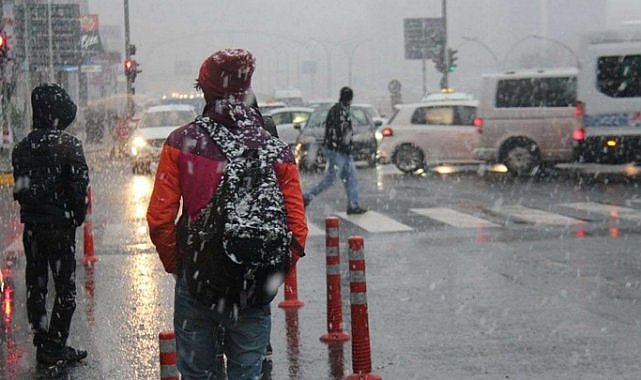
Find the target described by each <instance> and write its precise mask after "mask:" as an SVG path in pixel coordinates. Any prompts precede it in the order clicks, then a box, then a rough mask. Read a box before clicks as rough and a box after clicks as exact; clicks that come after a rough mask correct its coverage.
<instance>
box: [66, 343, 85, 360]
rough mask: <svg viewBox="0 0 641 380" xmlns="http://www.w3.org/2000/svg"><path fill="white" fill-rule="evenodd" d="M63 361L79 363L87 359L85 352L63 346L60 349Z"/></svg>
mask: <svg viewBox="0 0 641 380" xmlns="http://www.w3.org/2000/svg"><path fill="white" fill-rule="evenodd" d="M62 354H63V359H64V360H66V361H67V362H79V361H81V360H82V359H84V358H86V357H87V351H86V350H78V349H75V348H73V347H69V346H65V347H64V348H63V349H62Z"/></svg>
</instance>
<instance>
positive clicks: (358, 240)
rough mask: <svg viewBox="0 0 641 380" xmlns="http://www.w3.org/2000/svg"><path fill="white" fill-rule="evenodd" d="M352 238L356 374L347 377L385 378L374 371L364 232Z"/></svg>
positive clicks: (358, 379) (356, 379)
mask: <svg viewBox="0 0 641 380" xmlns="http://www.w3.org/2000/svg"><path fill="white" fill-rule="evenodd" d="M348 242H349V274H350V284H349V290H350V295H349V300H350V310H351V314H352V319H351V321H352V371H354V373H353V374H352V375H349V376H347V377H346V378H345V379H346V380H381V377H380V376H379V375H377V374H375V373H372V353H371V347H370V339H369V317H368V315H367V282H366V281H365V252H364V242H363V237H362V236H350V237H349V239H348Z"/></svg>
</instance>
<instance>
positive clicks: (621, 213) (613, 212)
mask: <svg viewBox="0 0 641 380" xmlns="http://www.w3.org/2000/svg"><path fill="white" fill-rule="evenodd" d="M560 206H563V207H568V208H573V209H575V210H580V211H587V212H589V213H594V214H599V215H605V216H609V217H612V218H619V219H626V220H632V221H635V222H641V211H639V210H636V209H633V208H629V207H621V206H612V205H606V204H603V203H596V202H574V203H562V204H560Z"/></svg>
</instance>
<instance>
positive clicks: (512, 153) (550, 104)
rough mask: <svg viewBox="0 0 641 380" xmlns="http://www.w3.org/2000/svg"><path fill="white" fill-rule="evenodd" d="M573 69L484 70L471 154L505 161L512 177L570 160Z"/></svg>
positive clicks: (574, 75) (574, 94)
mask: <svg viewBox="0 0 641 380" xmlns="http://www.w3.org/2000/svg"><path fill="white" fill-rule="evenodd" d="M577 73H578V69H577V68H575V67H570V68H552V69H537V70H523V71H510V72H506V73H499V74H487V75H484V76H483V78H482V82H481V97H480V99H479V109H478V118H477V119H476V125H477V128H478V133H479V135H478V144H477V147H476V148H475V149H474V155H475V157H476V158H478V159H479V160H483V161H485V162H487V163H501V164H504V165H505V167H506V168H507V171H508V173H510V174H512V175H514V176H530V175H533V174H536V173H538V172H539V168H540V166H541V165H542V164H556V163H562V162H571V161H573V159H574V157H573V156H574V153H573V140H572V133H573V131H574V129H575V127H576V116H575V103H576V94H577Z"/></svg>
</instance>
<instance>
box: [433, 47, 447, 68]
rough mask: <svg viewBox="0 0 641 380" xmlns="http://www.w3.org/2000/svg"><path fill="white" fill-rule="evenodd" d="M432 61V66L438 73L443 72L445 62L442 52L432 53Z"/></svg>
mask: <svg viewBox="0 0 641 380" xmlns="http://www.w3.org/2000/svg"><path fill="white" fill-rule="evenodd" d="M432 62H434V68H435V69H436V71H438V72H439V73H444V72H445V62H443V54H441V52H438V53H436V54H435V55H434V57H433V58H432Z"/></svg>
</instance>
